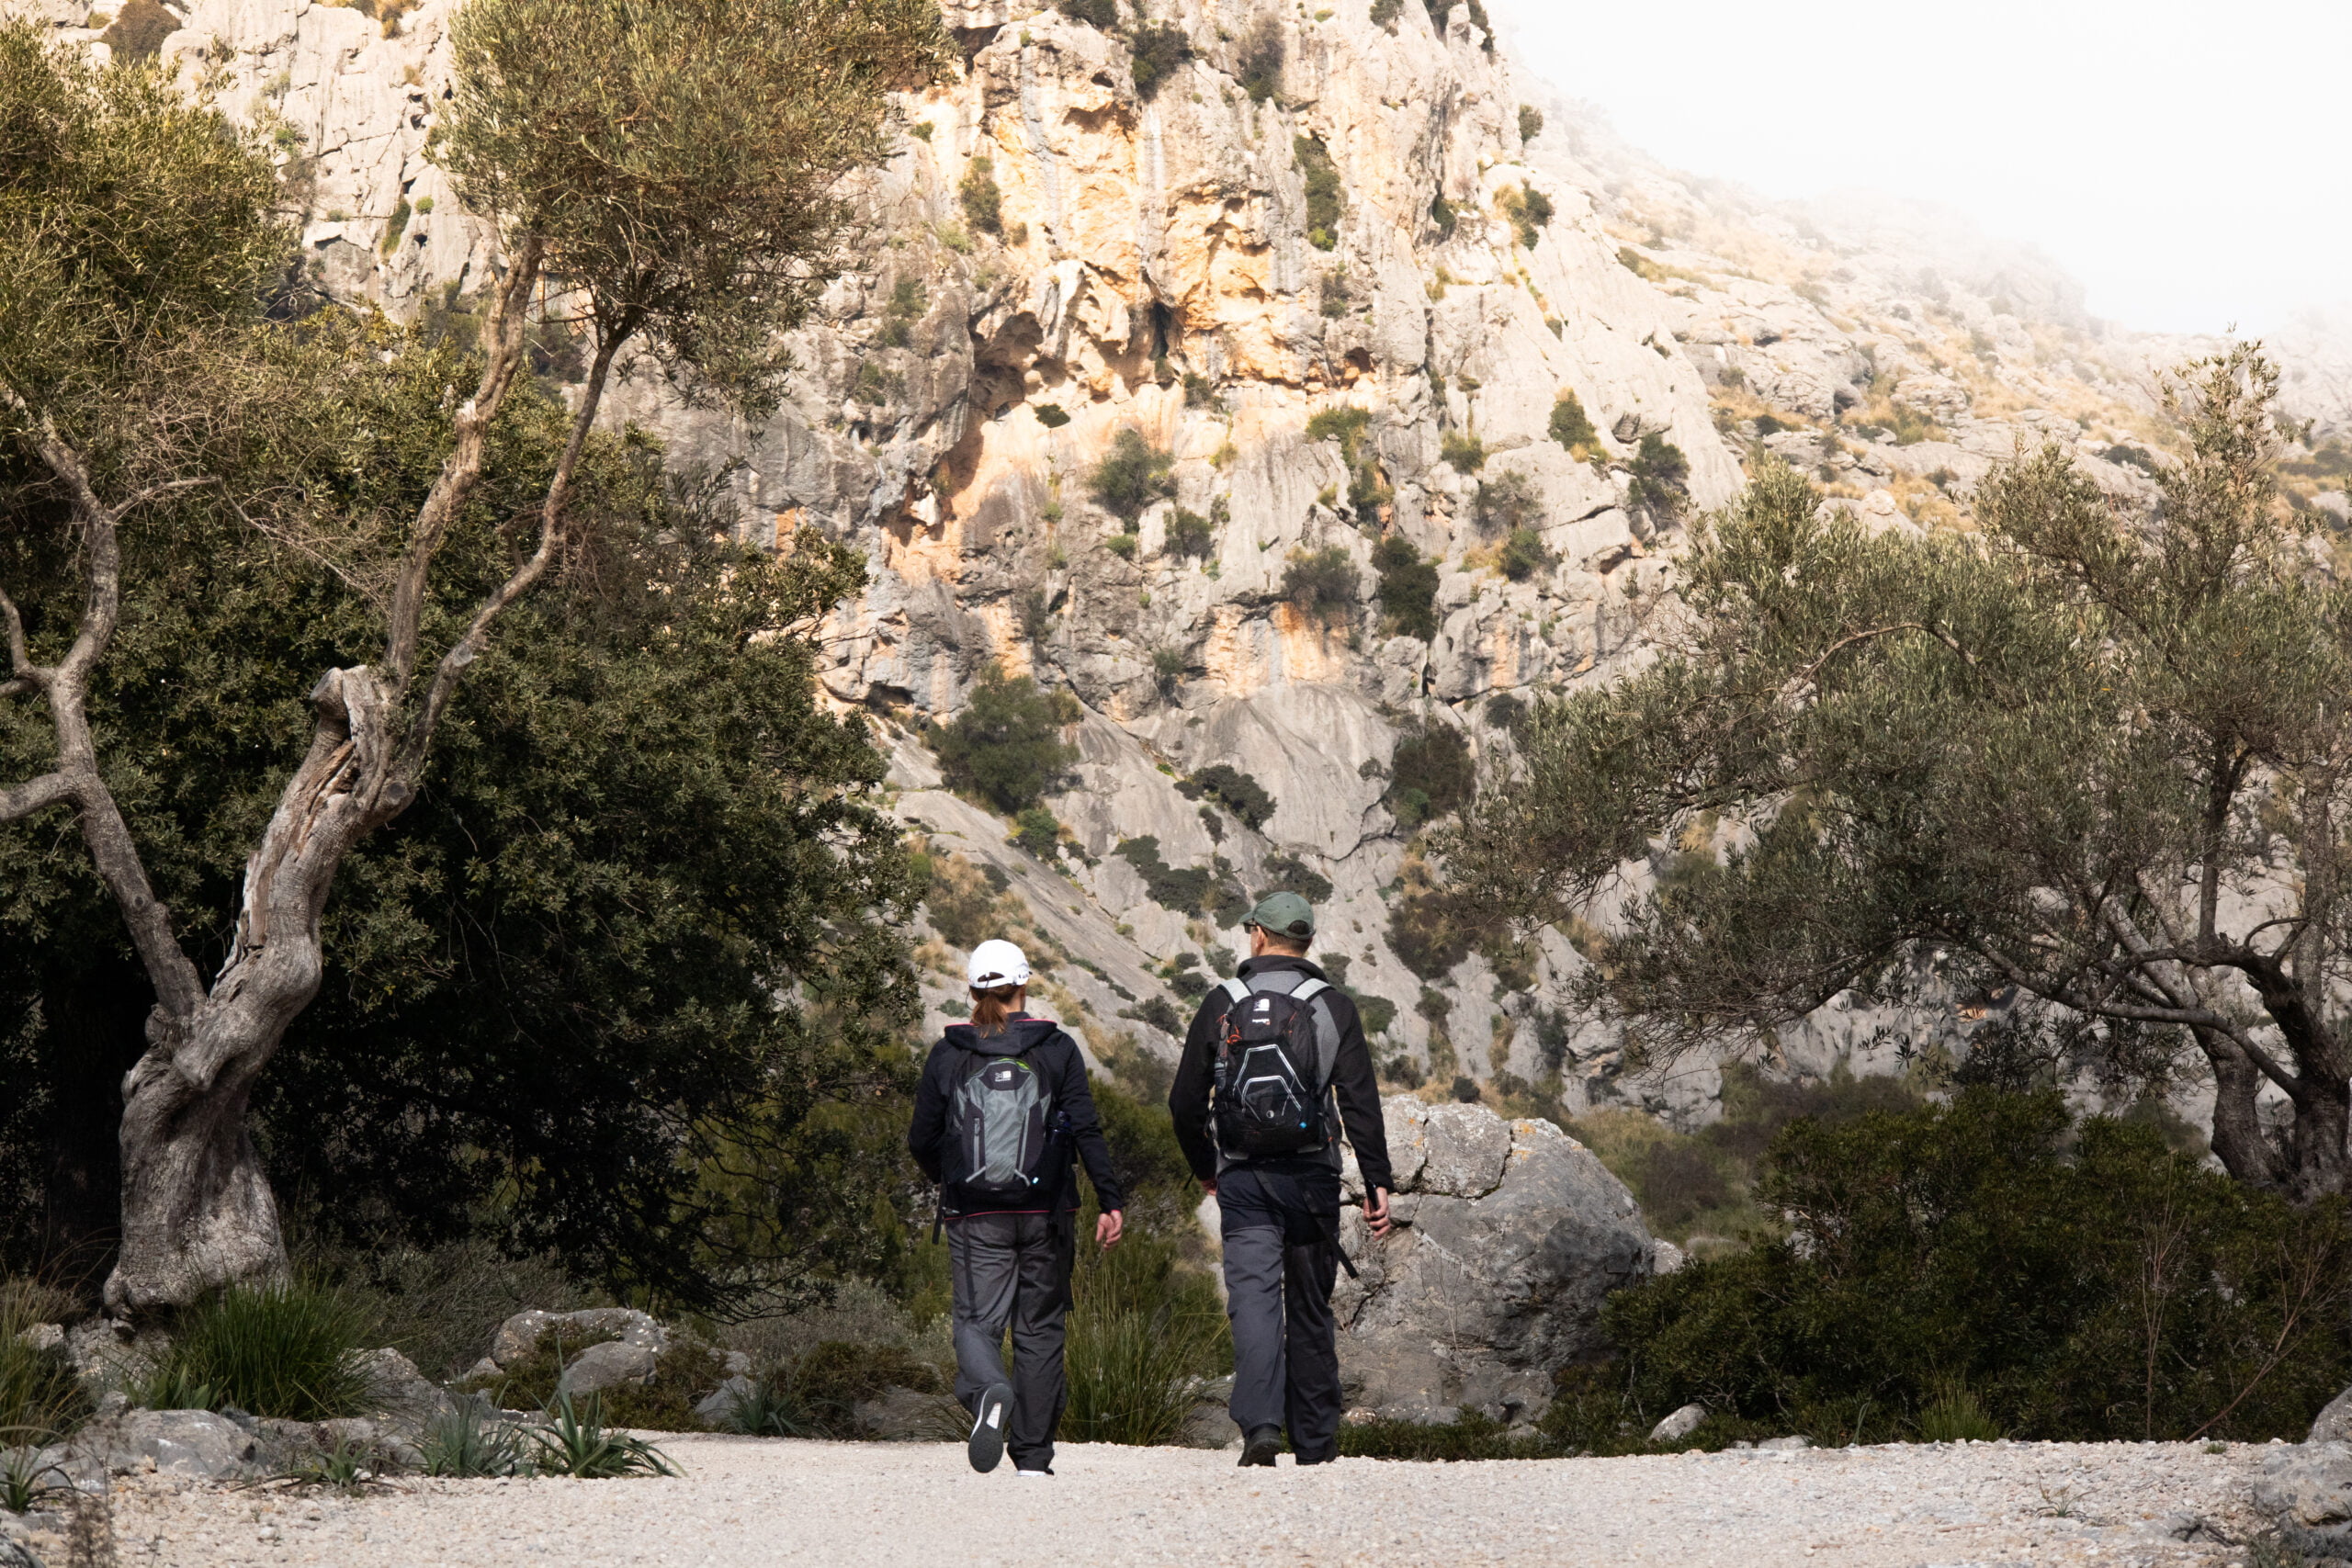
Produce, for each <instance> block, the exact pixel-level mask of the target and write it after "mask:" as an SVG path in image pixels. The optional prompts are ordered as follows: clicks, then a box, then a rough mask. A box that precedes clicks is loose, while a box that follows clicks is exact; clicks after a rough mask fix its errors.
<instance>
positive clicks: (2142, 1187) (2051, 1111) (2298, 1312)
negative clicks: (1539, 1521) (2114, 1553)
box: [1546, 1089, 2352, 1443]
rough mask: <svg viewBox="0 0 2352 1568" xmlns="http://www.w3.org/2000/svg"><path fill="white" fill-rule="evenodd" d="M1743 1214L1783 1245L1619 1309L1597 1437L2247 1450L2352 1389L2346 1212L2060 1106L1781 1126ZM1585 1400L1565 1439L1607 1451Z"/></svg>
mask: <svg viewBox="0 0 2352 1568" xmlns="http://www.w3.org/2000/svg"><path fill="white" fill-rule="evenodd" d="M1758 1195H1759V1199H1760V1201H1761V1204H1762V1206H1763V1208H1764V1209H1765V1211H1766V1212H1768V1213H1778V1214H1781V1215H1783V1216H1785V1219H1786V1223H1787V1224H1789V1226H1790V1227H1791V1231H1792V1236H1791V1238H1790V1239H1787V1240H1767V1241H1763V1242H1761V1243H1759V1244H1758V1245H1756V1246H1753V1247H1750V1248H1748V1249H1747V1250H1746V1251H1743V1252H1738V1253H1735V1254H1731V1255H1728V1256H1720V1257H1713V1258H1700V1259H1697V1260H1695V1261H1693V1262H1692V1263H1691V1264H1690V1265H1688V1266H1687V1267H1686V1268H1685V1269H1682V1270H1680V1271H1679V1272H1677V1273H1674V1274H1670V1275H1667V1276H1664V1277H1662V1278H1660V1279H1657V1280H1653V1281H1651V1282H1649V1283H1647V1284H1645V1285H1641V1286H1637V1287H1635V1288H1634V1289H1631V1290H1628V1291H1623V1292H1619V1293H1618V1294H1616V1295H1615V1296H1613V1297H1611V1300H1610V1303H1609V1304H1608V1306H1607V1308H1606V1309H1605V1310H1604V1313H1603V1325H1604V1328H1605V1330H1606V1331H1607V1333H1608V1335H1609V1337H1610V1338H1611V1341H1612V1342H1613V1343H1615V1344H1616V1345H1618V1346H1620V1347H1622V1348H1623V1351H1624V1360H1623V1362H1622V1363H1620V1364H1619V1365H1618V1366H1617V1367H1616V1368H1615V1369H1614V1370H1613V1371H1612V1372H1611V1374H1610V1381H1611V1382H1612V1383H1613V1386H1614V1388H1615V1391H1616V1393H1615V1397H1616V1400H1617V1403H1618V1407H1619V1409H1618V1414H1617V1416H1615V1417H1614V1422H1615V1423H1622V1422H1623V1420H1625V1419H1627V1418H1631V1419H1633V1420H1634V1423H1635V1424H1636V1425H1639V1424H1640V1418H1641V1417H1642V1416H1647V1417H1648V1419H1650V1420H1655V1419H1656V1418H1657V1415H1663V1414H1664V1413H1665V1412H1666V1411H1668V1410H1670V1409H1672V1408H1674V1407H1676V1406H1677V1405H1679V1404H1683V1403H1686V1402H1687V1401H1690V1400H1698V1401H1700V1402H1702V1403H1704V1404H1706V1405H1707V1406H1708V1407H1709V1409H1711V1410H1713V1411H1717V1412H1719V1413H1722V1415H1723V1416H1724V1418H1725V1421H1726V1426H1725V1427H1724V1429H1725V1430H1731V1429H1733V1427H1736V1424H1737V1423H1739V1422H1742V1421H1746V1422H1755V1423H1760V1422H1765V1421H1768V1420H1769V1421H1770V1422H1771V1423H1773V1424H1775V1425H1777V1426H1778V1427H1780V1429H1781V1430H1783V1431H1790V1430H1794V1431H1798V1432H1802V1433H1804V1435H1806V1436H1808V1437H1810V1438H1813V1439H1814V1440H1815V1442H1818V1443H1831V1442H1836V1443H1844V1442H1847V1441H1849V1440H1854V1439H1855V1435H1856V1433H1857V1432H1858V1431H1863V1432H1870V1431H1874V1432H1875V1433H1877V1434H1878V1435H1879V1437H1880V1438H1882V1440H1883V1438H1887V1437H1892V1436H1896V1435H1899V1434H1904V1433H1924V1432H1925V1431H1927V1430H1928V1426H1929V1421H1930V1412H1933V1413H1934V1414H1933V1416H1932V1419H1933V1422H1934V1426H1935V1429H1936V1430H1939V1431H1942V1432H1947V1433H1950V1432H1954V1431H1957V1430H1959V1429H1960V1428H1962V1427H1974V1428H1975V1429H1977V1430H1986V1429H1998V1430H2005V1431H2007V1432H2009V1433H2010V1434H2012V1435H2014V1436H2017V1437H2019V1438H2034V1439H2056V1440H2068V1441H2100V1440H2114V1439H2138V1438H2152V1437H2153V1438H2168V1439H2183V1438H2196V1437H2203V1436H2209V1435H2210V1436H2213V1437H2220V1438H2234V1439H2241V1440H2248V1441H2259V1440H2262V1439H2264V1438H2271V1437H2281V1438H2290V1439H2291V1438H2300V1437H2301V1435H2302V1433H2303V1432H2304V1430H2305V1429H2306V1428H2307V1427H2308V1426H2309V1424H2310V1422H2311V1419H2312V1416H2313V1415H2314V1414H2315V1413H2316V1412H2317V1410H2318V1409H2319V1407H2320V1406H2321V1405H2322V1404H2324V1403H2325V1402H2326V1401H2327V1400H2328V1399H2330V1398H2332V1397H2333V1396H2334V1395H2335V1393H2337V1392H2338V1391H2340V1390H2341V1389H2342V1388H2343V1387H2344V1386H2345V1385H2346V1383H2347V1382H2352V1338H2348V1337H2347V1335H2346V1305H2347V1304H2352V1303H2347V1299H2346V1292H2347V1285H2346V1281H2347V1279H2352V1273H2347V1269H2352V1217H2348V1216H2347V1208H2346V1201H2344V1200H2342V1199H2328V1200H2324V1201H2319V1202H2315V1203H2312V1204H2310V1205H2308V1206H2305V1207H2302V1208H2297V1207H2295V1206H2294V1205H2291V1204H2290V1203H2288V1202H2286V1201H2284V1200H2283V1199H2280V1198H2278V1197H2276V1196H2274V1195H2271V1194H2267V1193H2264V1192H2260V1191H2257V1190H2254V1189H2252V1188H2249V1187H2245V1186H2242V1185H2239V1184H2237V1183H2234V1182H2233V1181H2231V1180H2230V1179H2229V1178H2227V1177H2226V1176H2224V1175H2222V1173H2221V1172H2219V1171H2214V1170H2208V1169H2205V1168H2202V1167H2200V1166H2199V1165H2198V1164H2197V1163H2195V1162H2194V1161H2192V1160H2191V1159H2189V1158H2187V1157H2185V1156H2179V1155H2176V1154H2174V1153H2172V1152H2171V1151H2169V1150H2168V1149H2166V1148H2165V1145H2164V1142H2163V1140H2162V1138H2161V1137H2160V1135H2159V1134H2157V1133H2156V1132H2155V1131H2154V1129H2152V1128H2149V1127H2145V1126H2137V1125H2131V1124H2127V1123H2123V1122H2115V1121H2111V1120H2105V1119H2093V1120H2090V1121H2087V1122H2083V1123H2081V1124H2080V1125H2079V1126H2074V1125H2070V1122H2069V1118H2068V1115H2067V1112H2066V1110H2065V1106H2064V1101H2063V1100H2062V1099H2061V1098H2060V1096H2059V1094H2058V1093H2057V1091H2055V1090H2051V1091H2047V1092H2043V1093H2040V1094H2031V1095H2018V1094H2005V1093H2001V1092H1998V1091H1995V1090H1990V1089H1963V1090H1962V1092H1961V1093H1960V1094H1959V1095H1958V1096H1957V1097H1956V1098H1955V1099H1954V1100H1952V1102H1951V1104H1950V1105H1948V1106H1923V1107H1920V1108H1917V1109H1915V1110H1910V1111H1897V1112H1874V1113H1870V1114H1865V1115H1862V1116H1860V1117H1857V1118H1855V1119H1853V1120H1850V1121H1848V1122H1843V1123H1839V1124H1836V1125H1829V1124H1825V1123H1822V1122H1815V1121H1812V1120H1809V1119H1801V1120H1798V1121H1796V1122H1791V1123H1790V1124H1788V1125H1787V1126H1786V1127H1784V1128H1783V1129H1782V1130H1781V1132H1780V1133H1779V1134H1778V1135H1777V1136H1776V1137H1775V1138H1774V1139H1773V1141H1772V1143H1771V1144H1770V1147H1769V1150H1768V1152H1767V1156H1766V1158H1765V1164H1764V1174H1763V1178H1762V1180H1761V1183H1760V1187H1759V1194H1758ZM1955 1390H1964V1391H1966V1394H1967V1397H1966V1399H1965V1400H1964V1401H1963V1400H1962V1399H1961V1398H1960V1397H1959V1396H1958V1395H1957V1394H1956V1393H1955V1392H1954V1391H1955ZM1592 1393H1593V1391H1592V1390H1591V1389H1589V1388H1587V1389H1584V1390H1582V1391H1581V1392H1580V1393H1579V1395H1578V1397H1577V1399H1575V1400H1570V1401H1564V1402H1562V1404H1559V1405H1555V1410H1557V1411H1559V1412H1560V1421H1561V1422H1562V1423H1575V1422H1578V1421H1581V1422H1582V1423H1583V1424H1584V1429H1585V1431H1586V1433H1588V1434H1589V1433H1591V1432H1593V1431H1595V1430H1596V1429H1598V1428H1600V1427H1611V1425H1612V1424H1613V1423H1612V1419H1611V1416H1610V1414H1609V1412H1608V1409H1607V1402H1606V1401H1601V1402H1600V1404H1596V1403H1595V1400H1594V1398H1593V1397H1592ZM1971 1406H1973V1410H1972V1409H1971V1408H1970V1407H1971ZM1651 1412H1655V1413H1656V1414H1655V1415H1653V1414H1650V1413H1651ZM1546 1425H1547V1427H1553V1429H1554V1431H1555V1436H1561V1437H1563V1438H1572V1437H1574V1436H1575V1434H1573V1433H1571V1432H1569V1431H1567V1430H1566V1429H1565V1427H1555V1426H1554V1423H1553V1421H1552V1418H1551V1417H1549V1416H1547V1417H1546Z"/></svg>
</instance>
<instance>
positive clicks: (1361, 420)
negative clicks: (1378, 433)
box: [1306, 404, 1372, 460]
mask: <svg viewBox="0 0 2352 1568" xmlns="http://www.w3.org/2000/svg"><path fill="white" fill-rule="evenodd" d="M1371 424H1372V411H1371V410H1370V409H1361V408H1357V407H1355V406H1354V405H1352V404H1342V405H1340V406H1339V407H1336V408H1324V409H1317V410H1316V411H1315V412H1313V413H1311V414H1309V415H1307V416H1306V438H1307V439H1308V440H1309V441H1336V442H1338V443H1339V444H1340V456H1341V457H1343V458H1347V459H1350V460H1352V459H1353V458H1354V457H1355V455H1356V443H1357V442H1358V441H1359V440H1361V439H1363V433H1364V431H1365V430H1366V429H1368V428H1370V426H1371Z"/></svg>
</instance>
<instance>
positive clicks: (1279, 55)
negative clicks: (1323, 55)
mask: <svg viewBox="0 0 2352 1568" xmlns="http://www.w3.org/2000/svg"><path fill="white" fill-rule="evenodd" d="M1233 79H1234V80H1235V81H1237V82H1238V83H1240V84H1241V90H1242V91H1243V92H1245V93H1247V94H1249V95H1250V102H1251V103H1253V104H1262V103H1264V102H1265V101H1266V100H1267V99H1268V98H1271V97H1272V96H1274V94H1275V93H1276V92H1277V91H1279V90H1280V89H1281V87H1282V85H1283V29H1282V26H1281V24H1280V23H1278V22H1276V21H1275V20H1274V18H1273V17H1272V14H1268V15H1264V16H1261V17H1259V18H1258V20H1257V23H1256V25H1255V26H1253V27H1251V28H1250V35H1249V37H1247V38H1246V39H1243V40H1242V43H1241V52H1240V54H1239V56H1238V58H1237V59H1236V60H1235V62H1234V68H1233Z"/></svg>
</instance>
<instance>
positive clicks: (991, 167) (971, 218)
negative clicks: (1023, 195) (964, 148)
mask: <svg viewBox="0 0 2352 1568" xmlns="http://www.w3.org/2000/svg"><path fill="white" fill-rule="evenodd" d="M956 197H957V199H958V200H960V201H962V202H963V204H964V221H965V222H967V223H968V224H970V225H971V226H972V229H973V231H974V232H976V233H981V234H994V235H998V236H1001V235H1002V234H1003V233H1004V193H1003V192H1002V191H1001V190H999V189H997V185H996V164H995V162H994V161H993V160H992V159H990V158H989V155H988V154H987V153H985V152H975V153H973V154H972V161H971V162H970V163H969V164H966V165H965V166H964V178H963V182H962V183H961V184H959V185H958V186H956Z"/></svg>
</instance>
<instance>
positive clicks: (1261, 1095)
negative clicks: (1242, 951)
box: [1211, 971, 1340, 1159]
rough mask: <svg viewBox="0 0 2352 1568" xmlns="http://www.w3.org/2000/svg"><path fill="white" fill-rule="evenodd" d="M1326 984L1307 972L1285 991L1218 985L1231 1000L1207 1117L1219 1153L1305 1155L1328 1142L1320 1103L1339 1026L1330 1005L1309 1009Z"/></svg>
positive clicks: (1327, 1084) (1229, 982)
mask: <svg viewBox="0 0 2352 1568" xmlns="http://www.w3.org/2000/svg"><path fill="white" fill-rule="evenodd" d="M1279 973H1283V974H1288V973H1295V971H1283V972H1279ZM1277 977H1278V976H1276V975H1268V976H1261V979H1266V980H1272V979H1274V978H1277ZM1330 988H1331V987H1329V986H1327V985H1325V984H1324V983H1323V982H1322V981H1320V980H1317V979H1314V978H1312V977H1311V976H1302V977H1301V978H1300V979H1299V982H1298V984H1297V985H1296V986H1295V987H1293V988H1292V989H1290V990H1288V991H1278V990H1262V989H1260V988H1259V987H1257V986H1255V985H1253V984H1251V983H1250V982H1249V981H1245V980H1227V982H1225V991H1226V994H1227V996H1228V997H1230V998H1232V1001H1231V1005H1229V1006H1228V1007H1227V1009H1226V1012H1225V1027H1224V1030H1223V1031H1222V1032H1221V1033H1220V1034H1219V1036H1218V1039H1217V1049H1216V1080H1215V1084H1214V1098H1213V1100H1212V1101H1211V1114H1212V1116H1213V1117H1214V1118H1215V1121H1216V1144H1217V1147H1218V1149H1219V1150H1221V1151H1222V1152H1223V1153H1224V1155H1225V1156H1226V1157H1227V1158H1228V1159H1262V1158H1266V1157H1268V1156H1284V1155H1299V1154H1311V1153H1315V1152H1317V1151H1319V1150H1320V1149H1322V1147H1323V1146H1324V1145H1325V1144H1326V1143H1327V1142H1329V1136H1330V1130H1329V1123H1328V1116H1327V1112H1326V1111H1325V1109H1324V1107H1325V1105H1326V1103H1327V1102H1328V1101H1329V1098H1330V1088H1331V1069H1332V1066H1333V1065H1334V1063H1335V1062H1336V1060H1337V1058H1338V1056H1339V1054H1340V1029H1339V1023H1338V1021H1337V1020H1336V1019H1334V1018H1333V1017H1332V1015H1331V1010H1330V1008H1329V1006H1328V1005H1326V1006H1323V1007H1317V1006H1316V1005H1315V998H1317V996H1320V995H1321V994H1322V993H1323V992H1325V991H1328V990H1329V989H1330Z"/></svg>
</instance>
